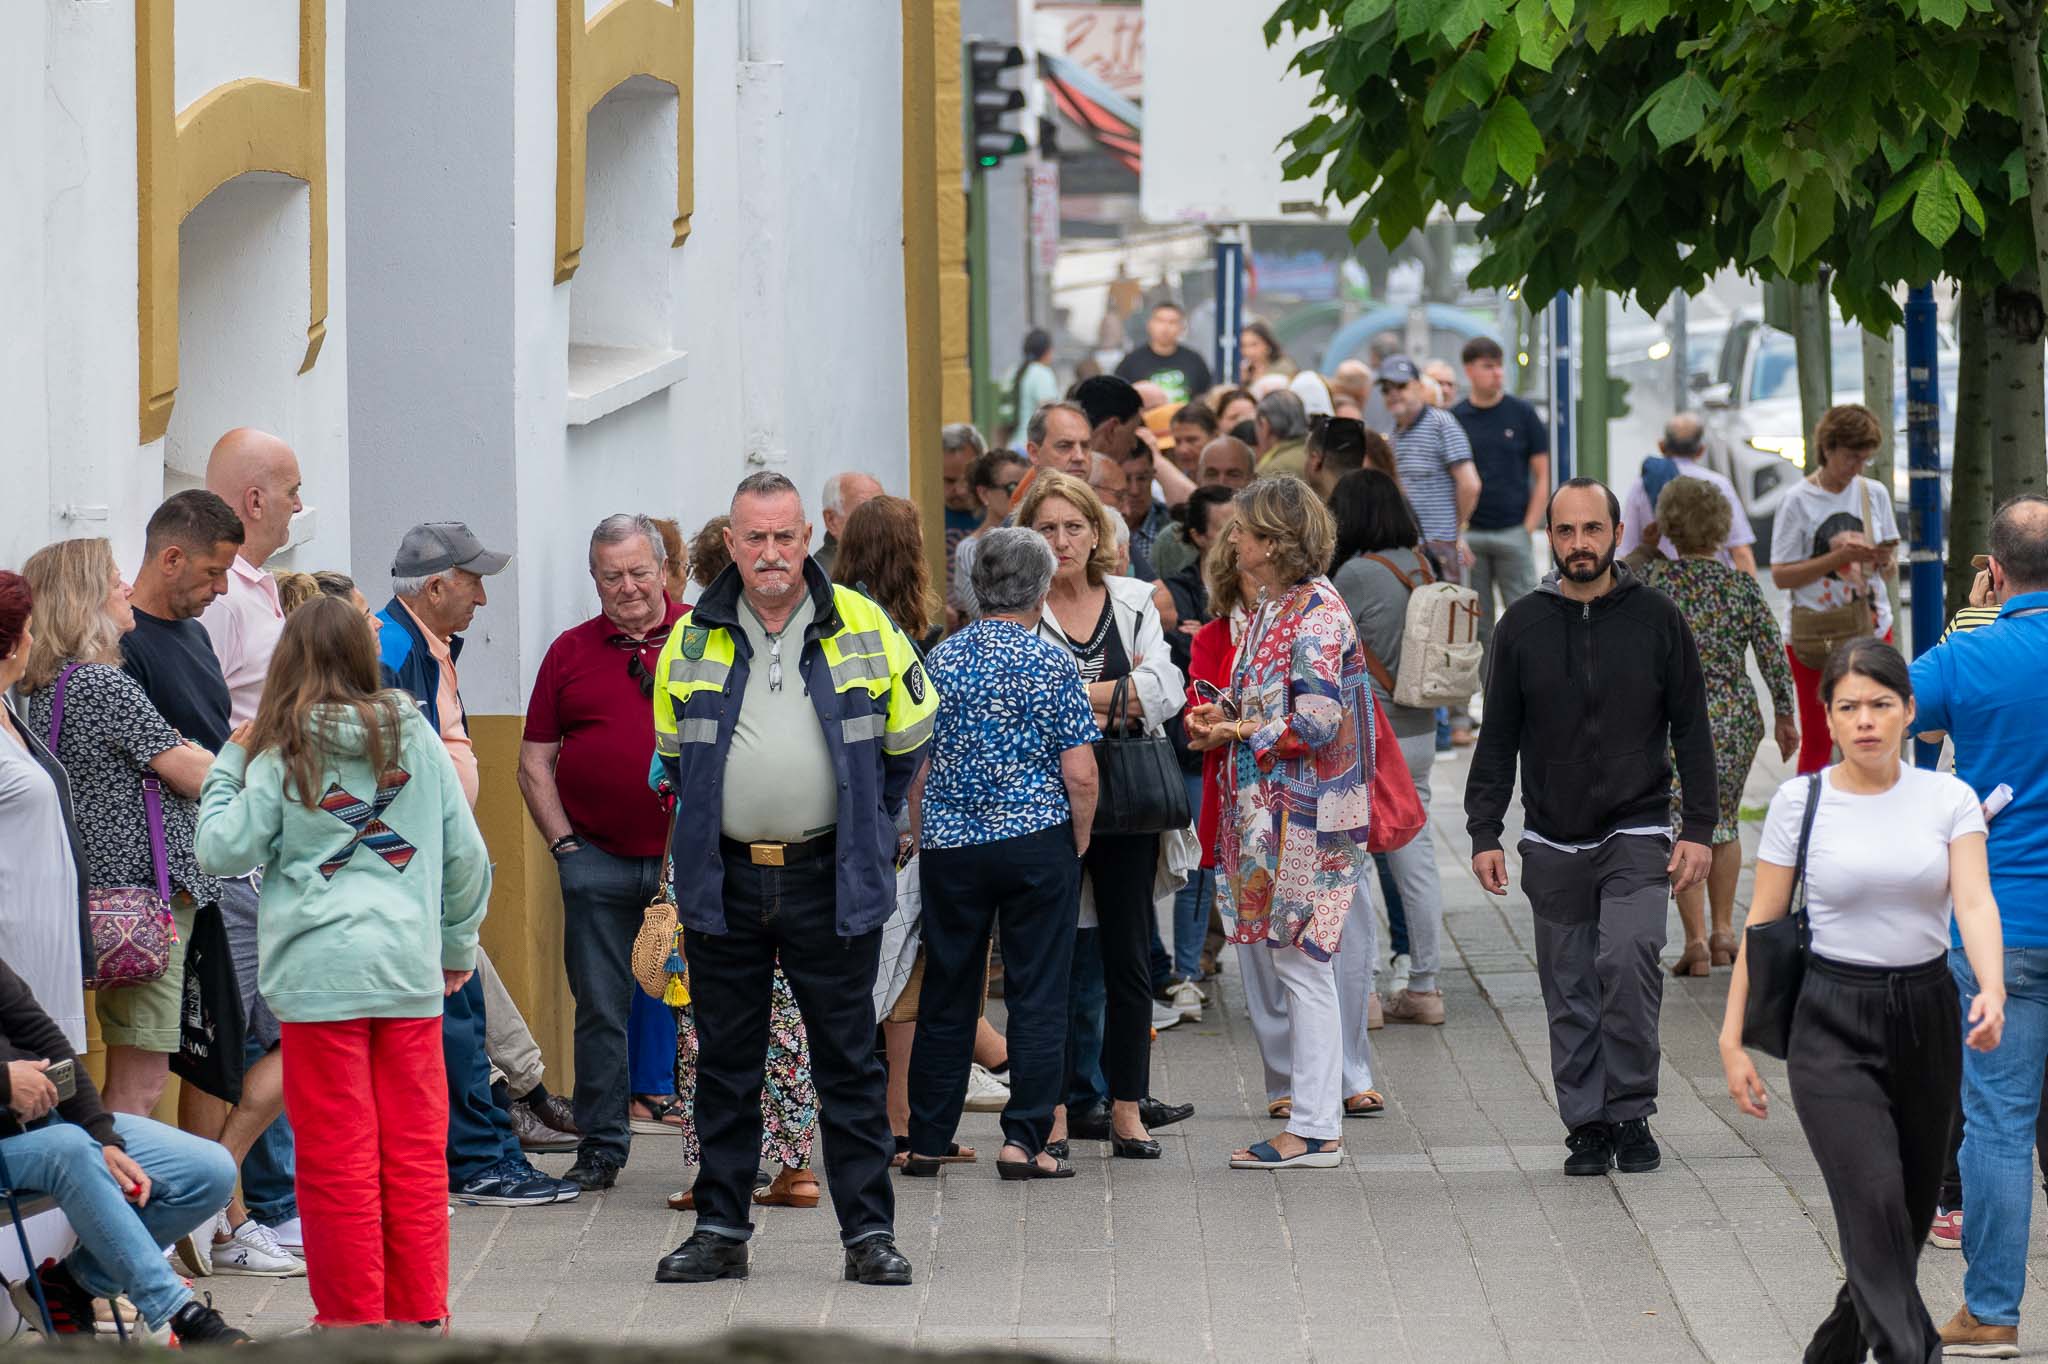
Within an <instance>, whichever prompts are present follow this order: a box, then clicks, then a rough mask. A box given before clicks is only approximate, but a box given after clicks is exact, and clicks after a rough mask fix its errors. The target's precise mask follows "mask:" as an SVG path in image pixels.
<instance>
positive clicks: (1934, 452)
mask: <svg viewBox="0 0 2048 1364" xmlns="http://www.w3.org/2000/svg"><path fill="white" fill-rule="evenodd" d="M1938 362H1939V361H1938V356H1937V352H1936V349H1935V330H1934V290H1933V289H1932V288H1931V287H1929V286H1928V285H1925V284H1922V285H1919V286H1918V287H1916V288H1914V289H1911V290H1909V291H1908V292H1907V294H1906V463H1907V481H1908V484H1909V487H1910V494H1909V498H1910V501H1909V506H1910V510H1911V517H1910V520H1911V546H1912V548H1911V553H1910V554H1909V556H1908V560H1907V561H1908V563H1909V564H1910V565H1911V566H1912V583H1913V655H1914V657H1916V658H1917V657H1919V656H1920V655H1921V654H1924V653H1926V652H1927V651H1928V650H1929V649H1931V648H1933V647H1934V642H1935V641H1936V640H1937V639H1940V638H1941V626H1942V583H1941V577H1942V573H1941V569H1942V550H1941V541H1942V512H1941V385H1940V382H1939V380H1940V376H1939V375H1938V374H1937V373H1936V372H1935V366H1936V364H1937V363H1938ZM1914 752H1915V758H1916V760H1917V761H1918V763H1919V765H1920V766H1922V767H1932V766H1934V764H1935V761H1936V759H1937V758H1939V757H1940V754H1941V746H1940V745H1939V744H1925V743H1918V742H1916V743H1915V745H1914Z"/></svg>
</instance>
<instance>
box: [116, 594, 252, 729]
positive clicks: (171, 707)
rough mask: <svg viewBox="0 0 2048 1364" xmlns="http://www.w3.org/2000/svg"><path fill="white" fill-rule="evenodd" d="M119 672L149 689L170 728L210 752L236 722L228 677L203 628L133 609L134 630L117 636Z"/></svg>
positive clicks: (151, 699)
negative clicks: (232, 709) (118, 641)
mask: <svg viewBox="0 0 2048 1364" xmlns="http://www.w3.org/2000/svg"><path fill="white" fill-rule="evenodd" d="M121 670H122V671H123V672H125V673H127V674H128V675H129V676H130V677H132V678H134V679H135V680H136V682H138V683H140V684H141V686H142V689H143V690H144V691H146V692H148V693H149V699H150V701H151V703H152V704H154V705H155V706H156V708H157V710H158V712H159V713H161V714H162V715H163V717H164V719H165V720H167V721H169V722H170V725H171V728H173V729H175V730H177V731H178V733H180V734H182V735H184V736H185V737H186V738H187V739H190V740H191V741H192V742H193V743H195V744H198V745H199V746H200V747H201V748H203V749H205V750H206V751H207V752H209V753H218V752H220V749H221V745H222V744H224V743H226V742H227V741H228V734H229V732H230V731H232V730H233V728H234V724H233V721H232V719H231V718H230V715H231V712H230V707H229V701H228V681H227V678H226V676H225V675H223V674H222V672H221V670H220V658H219V656H218V655H216V654H215V653H214V652H213V640H212V639H211V638H210V637H209V636H208V635H207V633H206V627H204V626H202V625H201V624H200V623H199V622H198V621H196V620H165V619H163V618H162V617H161V616H152V615H150V614H149V612H147V611H144V610H142V609H140V608H137V609H136V611H135V629H134V630H133V631H131V632H130V633H128V634H126V635H123V636H122V637H121Z"/></svg>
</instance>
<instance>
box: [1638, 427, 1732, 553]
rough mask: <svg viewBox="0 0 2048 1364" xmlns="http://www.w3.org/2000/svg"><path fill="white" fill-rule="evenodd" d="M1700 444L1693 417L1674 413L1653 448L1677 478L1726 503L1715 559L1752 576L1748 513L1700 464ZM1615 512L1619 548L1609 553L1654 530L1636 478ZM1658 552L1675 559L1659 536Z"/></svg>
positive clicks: (1703, 437)
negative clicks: (1723, 538) (1703, 486)
mask: <svg viewBox="0 0 2048 1364" xmlns="http://www.w3.org/2000/svg"><path fill="white" fill-rule="evenodd" d="M1706 443H1707V428H1706V424H1705V423H1704V422H1702V421H1701V420H1700V418H1699V414H1698V413H1696V412H1674V413H1672V414H1671V420H1669V421H1667V422H1665V423H1664V439H1663V440H1660V441H1658V442H1657V449H1658V450H1660V451H1661V452H1663V454H1664V456H1665V457H1666V458H1667V459H1669V460H1670V461H1671V462H1672V463H1673V464H1674V465H1676V466H1677V468H1678V473H1679V477H1681V478H1702V479H1705V480H1706V481H1707V482H1709V483H1711V484H1713V485H1714V487H1715V489H1716V490H1718V491H1719V492H1720V494H1721V500H1722V501H1724V502H1726V503H1727V504H1728V542H1727V543H1726V544H1724V545H1723V546H1721V553H1720V560H1721V562H1722V563H1724V564H1727V565H1728V566H1729V567H1731V568H1736V569H1740V570H1741V571H1742V572H1744V573H1754V572H1756V550H1755V549H1754V548H1752V547H1753V546H1754V545H1755V544H1756V531H1755V530H1754V529H1753V528H1752V527H1751V526H1750V524H1749V514H1748V513H1747V512H1745V511H1743V510H1742V499H1741V497H1739V496H1737V495H1736V492H1735V485H1734V484H1733V483H1730V482H1729V481H1728V478H1727V476H1726V475H1724V474H1719V473H1716V472H1715V471H1714V470H1712V469H1709V468H1708V467H1707V466H1706V465H1704V464H1702V463H1700V455H1701V454H1702V453H1703V452H1704V450H1705V449H1706ZM1621 514H1622V518H1623V519H1622V523H1621V544H1620V545H1619V546H1618V547H1617V548H1616V550H1615V553H1616V554H1618V555H1627V554H1630V553H1633V552H1634V551H1635V549H1636V547H1637V546H1638V545H1640V544H1642V543H1643V540H1644V539H1645V537H1646V536H1648V535H1650V534H1654V533H1656V531H1657V509H1656V507H1655V506H1653V505H1651V502H1650V494H1649V491H1648V490H1647V489H1646V488H1645V487H1644V486H1643V480H1642V479H1640V478H1638V479H1637V480H1636V481H1635V482H1634V483H1632V484H1630V485H1629V490H1628V496H1626V497H1625V498H1623V499H1622V509H1621ZM1630 518H1634V519H1633V520H1631V519H1630ZM1658 549H1659V550H1661V551H1662V552H1663V555H1664V557H1665V558H1667V559H1676V558H1677V557H1678V550H1677V549H1676V547H1674V546H1673V545H1672V543H1671V541H1670V540H1669V539H1668V538H1663V537H1660V543H1659V545H1658Z"/></svg>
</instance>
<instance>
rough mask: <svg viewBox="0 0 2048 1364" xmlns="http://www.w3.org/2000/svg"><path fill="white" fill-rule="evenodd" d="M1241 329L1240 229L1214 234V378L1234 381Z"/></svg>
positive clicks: (1242, 247) (1226, 382) (1242, 288)
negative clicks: (1216, 235)
mask: <svg viewBox="0 0 2048 1364" xmlns="http://www.w3.org/2000/svg"><path fill="white" fill-rule="evenodd" d="M1243 331H1244V237H1243V235H1242V232H1241V230H1239V231H1226V232H1224V233H1223V234H1222V235H1221V236H1219V237H1217V238H1216V346H1215V355H1214V359H1215V361H1216V370H1215V373H1216V381H1217V382H1218V383H1223V384H1234V383H1236V382H1237V338H1238V335H1239V334H1240V333H1241V332H1243Z"/></svg>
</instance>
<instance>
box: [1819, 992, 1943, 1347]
mask: <svg viewBox="0 0 2048 1364" xmlns="http://www.w3.org/2000/svg"><path fill="white" fill-rule="evenodd" d="M1961 1036H1962V1020H1961V1011H1960V1009H1959V1007H1958V1005H1957V1002H1956V986H1955V981H1954V980H1953V979H1952V978H1951V977H1950V975H1949V970H1948V959H1947V958H1946V957H1945V956H1943V957H1936V958H1935V959H1934V960H1933V961H1930V962H1924V963H1922V964H1921V965H1919V966H1909V967H1903V968H1899V969H1897V970H1888V969H1884V968H1880V967H1870V966H1850V965H1845V964H1843V963H1840V962H1833V961H1829V960H1827V959H1826V958H1824V957H1820V956H1818V955H1816V956H1811V957H1809V958H1808V964H1807V970H1806V981H1805V984H1804V985H1803V986H1802V987H1801V989H1800V994H1799V1005H1798V1008H1797V1010H1796V1012H1795V1013H1794V1014H1793V1020H1792V1041H1791V1054H1790V1055H1789V1056H1788V1057H1787V1058H1786V1061H1785V1070H1786V1075H1787V1078H1788V1079H1789V1080H1790V1081H1791V1085H1792V1101H1793V1103H1794V1104H1795V1105H1796V1106H1797V1108H1798V1110H1799V1125H1800V1126H1801V1127H1802V1128H1804V1129H1805V1131H1806V1141H1807V1144H1808V1145H1809V1146H1811V1147H1812V1148H1813V1156H1814V1159H1815V1161H1817V1162H1818V1163H1819V1165H1820V1171H1821V1177H1822V1178H1823V1179H1825V1180H1826V1181H1827V1186H1828V1199H1829V1201H1830V1202H1832V1203H1833V1204H1834V1206H1835V1227H1836V1229H1837V1230H1838V1231H1839V1232H1840V1234H1841V1240H1842V1265H1843V1268H1844V1270H1845V1271H1846V1274H1847V1278H1848V1281H1847V1282H1846V1283H1844V1284H1843V1285H1842V1291H1841V1293H1840V1294H1839V1295H1838V1296H1837V1297H1836V1299H1835V1310H1834V1311H1833V1312H1832V1313H1830V1314H1829V1316H1828V1318H1827V1320H1825V1321H1823V1322H1822V1323H1821V1324H1820V1327H1819V1329H1818V1330H1816V1331H1815V1332H1814V1333H1813V1340H1812V1342H1811V1343H1810V1344H1808V1346H1807V1347H1806V1359H1807V1361H1808V1364H1836V1361H1840V1362H1841V1364H1850V1362H1851V1361H1855V1360H1860V1359H1862V1358H1863V1357H1864V1354H1865V1352H1866V1351H1868V1352H1869V1353H1870V1354H1871V1355H1873V1356H1874V1357H1875V1358H1877V1359H1878V1360H1879V1361H1895V1360H1913V1361H1930V1362H1931V1361H1939V1360H1940V1358H1941V1333H1940V1332H1939V1331H1938V1330H1937V1329H1936V1328H1935V1325H1934V1322H1933V1320H1932V1319H1931V1318H1930V1317H1929V1316H1928V1315H1927V1305H1926V1304H1925V1303H1924V1302H1922V1301H1921V1299H1920V1285H1919V1277H1918V1273H1919V1270H1918V1267H1919V1263H1920V1248H1921V1246H1922V1245H1923V1244H1924V1243H1925V1242H1926V1240H1927V1228H1928V1226H1929V1224H1930V1223H1932V1222H1933V1220H1934V1203H1935V1197H1936V1195H1937V1194H1938V1193H1939V1191H1940V1187H1941V1173H1942V1166H1943V1164H1944V1162H1945V1160H1946V1157H1947V1154H1948V1129H1949V1113H1948V1109H1947V1107H1946V1105H1944V1104H1942V1103H1940V1102H1932V1103H1930V1102H1929V1096H1932V1095H1949V1094H1954V1093H1956V1092H1957V1086H1958V1085H1959V1084H1960V1083H1961V1076H1962V1051H1961V1048H1960V1047H1959V1046H1958V1045H1957V1039H1958V1038H1960V1037H1961Z"/></svg>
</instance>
